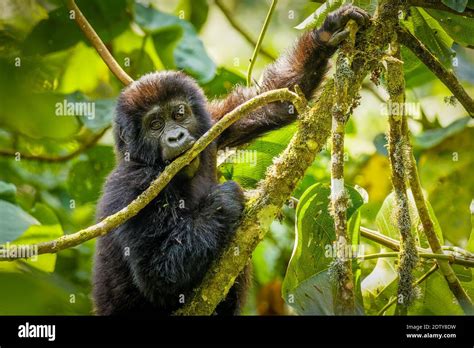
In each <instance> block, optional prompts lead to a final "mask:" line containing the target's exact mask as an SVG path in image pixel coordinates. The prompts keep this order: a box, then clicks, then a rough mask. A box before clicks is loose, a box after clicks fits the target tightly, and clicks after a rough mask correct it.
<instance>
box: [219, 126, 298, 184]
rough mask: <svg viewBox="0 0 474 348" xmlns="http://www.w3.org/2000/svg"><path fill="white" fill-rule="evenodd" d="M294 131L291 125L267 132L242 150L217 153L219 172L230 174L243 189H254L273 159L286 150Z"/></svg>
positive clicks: (227, 150)
mask: <svg viewBox="0 0 474 348" xmlns="http://www.w3.org/2000/svg"><path fill="white" fill-rule="evenodd" d="M295 129H296V125H295V124H292V125H289V126H286V127H283V128H280V129H278V130H275V131H272V132H269V133H268V134H266V135H264V136H263V137H260V138H258V139H257V140H255V141H254V142H252V143H251V144H250V145H248V146H246V147H244V148H241V149H224V150H220V151H218V154H217V156H218V164H221V165H220V170H221V171H227V172H229V173H231V177H230V178H232V180H235V181H237V182H239V183H240V184H241V185H242V186H243V187H245V188H252V187H255V185H256V184H257V183H258V182H259V181H260V180H261V179H262V178H263V177H264V176H265V172H266V171H267V168H268V167H269V166H270V165H271V164H272V163H273V159H274V157H275V156H278V155H279V154H280V153H281V152H282V151H283V150H284V149H285V148H286V145H287V144H288V143H289V141H290V139H291V137H292V136H293V134H294V132H295ZM236 151H238V152H236ZM222 163H224V164H222Z"/></svg>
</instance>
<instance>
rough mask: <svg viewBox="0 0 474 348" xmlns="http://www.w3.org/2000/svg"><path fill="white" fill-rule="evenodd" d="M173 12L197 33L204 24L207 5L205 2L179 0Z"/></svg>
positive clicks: (205, 0)
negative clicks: (187, 22) (188, 23)
mask: <svg viewBox="0 0 474 348" xmlns="http://www.w3.org/2000/svg"><path fill="white" fill-rule="evenodd" d="M174 12H175V14H176V15H177V16H178V17H179V18H181V19H186V20H187V21H189V22H191V23H192V24H193V26H194V28H196V30H197V31H199V30H200V29H201V28H202V26H203V25H204V23H206V19H207V15H208V13H209V4H208V3H207V0H180V2H179V4H178V6H177V7H176V9H175V11H174Z"/></svg>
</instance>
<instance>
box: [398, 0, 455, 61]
mask: <svg viewBox="0 0 474 348" xmlns="http://www.w3.org/2000/svg"><path fill="white" fill-rule="evenodd" d="M410 13H411V16H410V18H409V20H408V21H405V22H404V25H405V26H406V27H407V28H408V29H410V31H412V32H414V34H415V36H416V37H417V38H418V39H419V40H420V41H421V42H423V44H424V45H426V46H427V47H428V49H429V50H430V51H431V52H432V53H433V54H434V55H435V56H436V57H437V58H438V59H439V60H440V61H441V63H443V65H444V66H446V67H448V68H450V67H451V63H452V57H453V51H452V50H451V46H452V44H453V40H452V39H451V37H449V35H448V34H447V33H446V32H445V31H444V29H443V27H442V26H441V25H440V24H439V23H438V22H437V21H436V20H435V19H434V18H433V17H431V16H430V15H429V14H428V13H426V11H425V10H423V9H421V8H417V7H412V8H411V10H410Z"/></svg>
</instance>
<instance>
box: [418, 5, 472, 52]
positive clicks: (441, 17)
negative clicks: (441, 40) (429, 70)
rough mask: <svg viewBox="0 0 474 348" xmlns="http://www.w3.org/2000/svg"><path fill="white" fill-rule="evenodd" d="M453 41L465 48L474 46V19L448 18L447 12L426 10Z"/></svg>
mask: <svg viewBox="0 0 474 348" xmlns="http://www.w3.org/2000/svg"><path fill="white" fill-rule="evenodd" d="M426 11H427V12H428V13H429V14H430V15H431V16H432V17H433V18H435V19H436V20H437V21H438V23H439V24H440V25H441V26H442V27H443V29H444V30H445V31H446V32H447V33H448V35H449V36H451V37H452V38H453V40H454V41H455V42H457V43H459V44H461V45H463V46H472V45H474V19H473V18H470V17H463V16H446V12H444V11H438V10H431V9H427V10H426Z"/></svg>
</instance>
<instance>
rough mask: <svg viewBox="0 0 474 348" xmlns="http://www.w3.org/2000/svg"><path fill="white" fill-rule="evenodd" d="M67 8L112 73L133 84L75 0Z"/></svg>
mask: <svg viewBox="0 0 474 348" xmlns="http://www.w3.org/2000/svg"><path fill="white" fill-rule="evenodd" d="M67 6H68V8H69V10H70V11H73V13H74V20H75V21H76V23H77V25H78V26H79V28H80V29H81V30H82V32H83V33H84V35H85V36H86V37H87V39H88V40H89V41H90V43H91V44H92V46H94V48H95V49H96V51H97V53H99V55H100V57H101V58H102V60H103V61H104V62H105V64H107V66H108V67H109V69H110V71H112V73H113V74H114V75H115V76H116V77H117V78H118V79H119V80H120V81H121V82H122V83H123V84H124V85H129V84H131V83H132V82H133V79H132V78H131V77H130V76H129V75H128V74H127V73H126V72H125V71H124V70H123V69H122V67H121V66H120V65H119V64H118V63H117V61H116V60H115V59H114V57H113V56H112V55H111V54H110V52H109V50H108V49H107V47H105V45H104V43H103V42H102V40H101V39H100V37H99V36H98V35H97V33H96V32H95V30H94V28H93V27H92V26H91V25H90V24H89V22H88V20H87V18H86V17H84V15H83V14H82V12H81V10H80V9H79V7H78V6H77V5H76V3H75V1H74V0H68V1H67Z"/></svg>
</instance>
